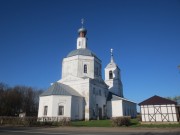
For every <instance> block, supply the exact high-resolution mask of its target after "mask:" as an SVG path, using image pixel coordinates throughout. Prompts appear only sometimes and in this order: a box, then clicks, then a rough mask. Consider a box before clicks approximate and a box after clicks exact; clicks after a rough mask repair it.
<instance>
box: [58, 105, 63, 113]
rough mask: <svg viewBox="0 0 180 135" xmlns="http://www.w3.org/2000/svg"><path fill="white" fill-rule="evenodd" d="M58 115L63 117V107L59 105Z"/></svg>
mask: <svg viewBox="0 0 180 135" xmlns="http://www.w3.org/2000/svg"><path fill="white" fill-rule="evenodd" d="M58 115H64V106H62V105H59V107H58Z"/></svg>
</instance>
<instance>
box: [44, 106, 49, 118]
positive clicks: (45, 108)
mask: <svg viewBox="0 0 180 135" xmlns="http://www.w3.org/2000/svg"><path fill="white" fill-rule="evenodd" d="M47 112H48V106H44V116H47Z"/></svg>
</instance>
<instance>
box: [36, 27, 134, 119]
mask: <svg viewBox="0 0 180 135" xmlns="http://www.w3.org/2000/svg"><path fill="white" fill-rule="evenodd" d="M86 34H87V30H86V29H85V28H83V26H82V28H80V29H79V30H78V35H79V36H78V38H77V49H75V50H73V51H71V52H70V53H69V54H68V55H67V56H66V57H65V58H64V59H63V61H62V78H61V79H60V80H58V81H57V82H54V83H53V84H52V85H51V86H50V87H49V88H48V90H47V91H45V92H44V93H42V94H41V95H40V99H39V111H38V117H39V118H44V117H58V118H63V117H68V118H70V119H71V120H91V119H104V118H112V117H119V116H131V117H136V103H134V102H132V101H130V100H127V99H125V98H124V96H123V85H122V82H121V75H120V69H119V67H118V65H117V64H116V63H115V61H114V60H113V52H112V51H113V50H112V49H111V58H110V63H108V64H107V66H106V68H105V80H103V79H102V65H101V60H100V59H99V58H98V57H97V56H96V54H95V53H93V52H92V51H91V50H89V49H88V48H87V39H86Z"/></svg>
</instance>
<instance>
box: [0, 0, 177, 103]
mask: <svg viewBox="0 0 180 135" xmlns="http://www.w3.org/2000/svg"><path fill="white" fill-rule="evenodd" d="M81 18H85V27H86V28H87V30H88V34H87V37H88V48H89V49H91V50H92V51H93V52H95V53H96V55H97V56H98V57H99V58H100V59H101V60H102V67H103V70H102V73H103V75H104V67H105V66H106V65H107V64H108V63H109V62H110V48H113V49H114V59H115V62H116V63H117V64H118V65H119V67H120V69H121V77H122V82H123V85H124V96H125V97H126V98H128V99H130V100H133V101H135V102H137V103H139V102H141V101H142V100H144V99H146V98H149V97H151V96H153V95H155V94H156V95H159V96H163V97H167V96H175V95H180V72H179V70H178V68H177V66H178V65H179V64H180V1H179V0H142V1H139V0H136V1H135V0H124V1H121V0H49V1H48V0H1V1H0V82H4V83H7V84H9V85H10V86H14V85H26V86H32V87H36V88H44V89H46V88H48V87H49V86H50V83H52V82H55V81H57V80H59V79H60V78H61V66H62V64H61V62H62V59H63V58H64V57H66V56H67V54H68V53H69V52H70V51H71V50H74V49H76V38H77V36H78V35H77V30H78V29H79V28H80V27H81V23H80V20H81ZM103 78H104V76H103Z"/></svg>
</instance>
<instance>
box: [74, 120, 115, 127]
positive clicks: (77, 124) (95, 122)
mask: <svg viewBox="0 0 180 135" xmlns="http://www.w3.org/2000/svg"><path fill="white" fill-rule="evenodd" d="M71 124H72V126H75V127H112V125H111V121H110V120H91V121H73V122H72V123H71Z"/></svg>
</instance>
